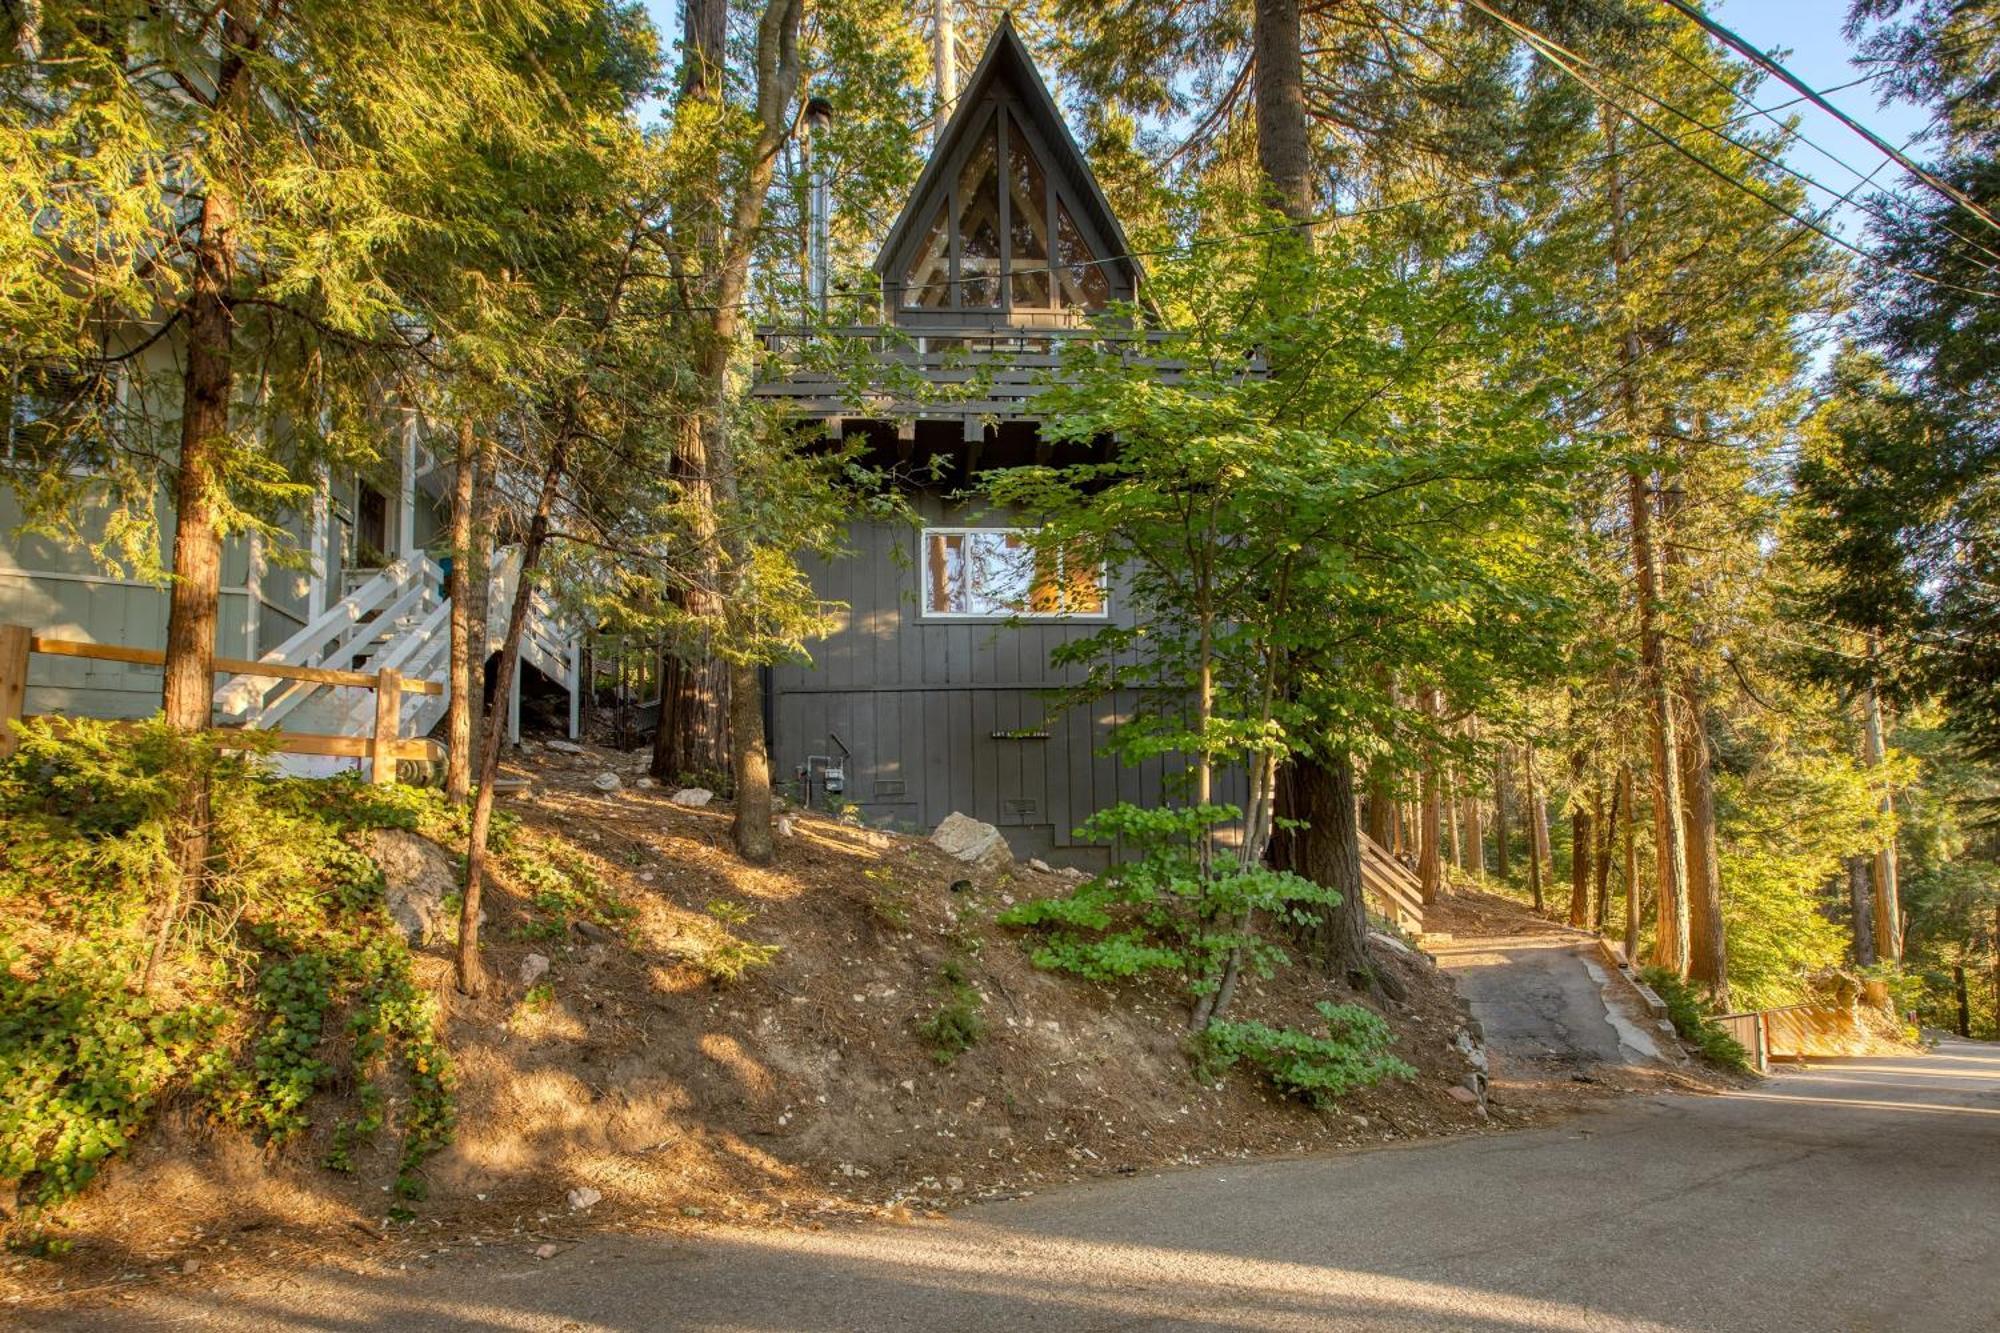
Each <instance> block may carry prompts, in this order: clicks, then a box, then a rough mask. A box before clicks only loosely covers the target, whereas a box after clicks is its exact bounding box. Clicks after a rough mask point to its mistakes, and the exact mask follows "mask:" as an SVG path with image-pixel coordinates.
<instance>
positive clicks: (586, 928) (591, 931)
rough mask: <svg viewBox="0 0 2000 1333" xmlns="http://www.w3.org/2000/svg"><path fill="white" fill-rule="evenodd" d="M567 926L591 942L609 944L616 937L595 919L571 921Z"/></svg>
mask: <svg viewBox="0 0 2000 1333" xmlns="http://www.w3.org/2000/svg"><path fill="white" fill-rule="evenodd" d="M569 928H570V929H571V930H573V931H575V932H576V933H577V935H578V936H579V937H581V938H582V939H585V940H588V941H589V942H590V943H592V944H609V943H611V941H613V940H615V939H617V938H618V937H617V936H616V935H613V934H612V933H611V932H610V931H608V930H606V929H605V928H604V927H602V926H600V925H598V924H597V923H596V922H595V921H572V922H571V923H570V927H569Z"/></svg>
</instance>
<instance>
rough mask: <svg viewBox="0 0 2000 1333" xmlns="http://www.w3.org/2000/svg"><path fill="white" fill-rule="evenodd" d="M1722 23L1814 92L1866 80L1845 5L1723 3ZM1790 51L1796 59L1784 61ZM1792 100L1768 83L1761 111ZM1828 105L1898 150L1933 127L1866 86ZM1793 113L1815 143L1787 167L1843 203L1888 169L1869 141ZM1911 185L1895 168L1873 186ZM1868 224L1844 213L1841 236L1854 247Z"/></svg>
mask: <svg viewBox="0 0 2000 1333" xmlns="http://www.w3.org/2000/svg"><path fill="white" fill-rule="evenodd" d="M1715 17H1716V18H1717V20H1719V21H1720V22H1722V23H1724V24H1726V25H1728V26H1729V27H1731V28H1733V29H1735V30H1736V31H1737V32H1738V33H1740V34H1741V35H1742V36H1743V38H1744V39H1745V40H1746V41H1749V42H1750V43H1752V44H1753V45H1755V46H1757V47H1758V48H1760V49H1762V50H1764V51H1767V52H1774V53H1777V54H1778V58H1779V61H1780V63H1782V64H1783V65H1784V66H1785V68H1787V69H1789V70H1790V71H1791V72H1792V73H1794V74H1796V75H1798V76H1799V78H1800V79H1802V80H1804V81H1805V83H1806V84H1807V86H1808V87H1811V88H1815V89H1822V90H1823V89H1827V88H1833V87H1836V86H1838V85H1840V84H1843V83H1847V82H1850V81H1851V80H1853V79H1856V78H1859V77H1861V75H1862V73H1863V71H1862V70H1860V69H1858V68H1856V67H1855V66H1854V65H1853V64H1852V63H1851V62H1850V56H1851V55H1852V51H1851V49H1850V48H1849V46H1848V43H1847V39H1846V38H1845V37H1843V36H1842V35H1841V25H1842V24H1843V22H1844V21H1845V19H1846V17H1847V5H1846V3H1845V0H1724V3H1722V4H1721V5H1719V6H1717V8H1716V10H1715ZM1787 50H1789V54H1786V53H1785V52H1786V51H1787ZM1792 95H1793V94H1792V91H1791V90H1790V89H1789V88H1786V87H1785V86H1784V85H1783V84H1780V83H1778V82H1777V80H1775V79H1772V80H1767V81H1766V84H1765V86H1764V88H1763V90H1762V95H1761V96H1760V97H1759V99H1758V105H1760V106H1771V105H1774V104H1776V103H1778V102H1785V101H1790V100H1791V98H1792ZM1827 100H1828V101H1829V102H1832V103H1833V104H1834V105H1835V106H1838V107H1839V108H1840V109H1841V110H1842V111H1845V112H1846V113H1847V114H1848V115H1850V116H1852V117H1854V118H1855V119H1856V120H1858V121H1860V122H1861V123H1862V124H1864V125H1866V126H1868V128H1869V129H1871V130H1873V131H1875V133H1877V134H1879V135H1881V136H1882V137H1883V138H1884V139H1887V140H1888V141H1889V142H1890V143H1892V144H1895V145H1896V146H1897V147H1899V148H1900V147H1903V146H1904V145H1905V144H1906V143H1907V142H1908V141H1909V139H1910V138H1911V136H1913V135H1915V134H1916V133H1917V132H1918V131H1919V130H1921V129H1922V128H1923V126H1924V124H1925V121H1926V119H1927V114H1926V113H1925V112H1923V111H1921V110H1919V109H1918V108H1916V107H1912V106H1909V105H1906V104H1903V103H1890V104H1889V105H1887V106H1883V105H1880V102H1879V98H1878V96H1877V93H1876V91H1875V88H1874V86H1873V85H1871V84H1866V83H1864V84H1861V85H1858V86H1856V87H1853V88H1848V89H1844V90H1842V91H1840V92H1835V93H1829V94H1828V95H1827ZM1794 112H1796V113H1797V114H1798V115H1799V117H1800V125H1799V132H1800V134H1802V135H1803V136H1804V137H1805V138H1806V139H1809V140H1811V141H1812V142H1811V143H1810V144H1808V143H1802V142H1794V143H1793V144H1792V146H1791V148H1790V150H1789V151H1788V152H1787V153H1786V155H1785V159H1786V162H1787V164H1788V165H1789V166H1791V167H1792V168H1793V169H1794V170H1796V171H1800V172H1803V173H1804V174H1806V175H1808V176H1811V177H1812V178H1813V179H1814V180H1816V181H1819V182H1820V183H1821V184H1823V185H1825V186H1827V187H1828V188H1830V189H1831V190H1832V191H1833V192H1834V193H1835V194H1836V195H1838V194H1840V193H1842V192H1844V191H1846V190H1847V189H1848V188H1850V187H1851V186H1853V185H1854V183H1855V181H1856V180H1857V179H1858V178H1859V177H1860V176H1865V175H1867V174H1868V173H1869V172H1871V171H1874V170H1875V168H1876V167H1877V166H1878V165H1879V164H1880V163H1881V162H1882V160H1883V159H1882V154H1881V153H1880V152H1878V151H1877V150H1876V149H1875V148H1873V147H1871V146H1870V145H1869V144H1868V142H1867V141H1866V140H1864V139H1862V138H1861V137H1860V136H1859V135H1857V134H1855V133H1854V132H1853V131H1852V130H1849V129H1848V128H1847V127H1846V126H1844V125H1842V124H1841V123H1840V122H1839V121H1837V120H1835V119H1834V118H1833V117H1832V116H1829V115H1827V114H1826V113H1825V112H1823V111H1821V110H1819V109H1818V108H1816V107H1812V106H1806V105H1801V106H1798V107H1794V108H1789V109H1788V110H1787V111H1786V112H1785V113H1784V114H1786V115H1791V114H1793V113H1794ZM1912 156H1914V157H1916V158H1918V159H1919V160H1922V158H1923V157H1924V151H1923V146H1922V145H1918V147H1917V149H1916V150H1915V151H1914V152H1913V153H1912ZM1835 159H1839V160H1838V161H1836V160H1835ZM1907 179H1908V178H1907V177H1906V176H1904V174H1903V172H1902V170H1901V169H1900V168H1898V167H1896V166H1895V165H1893V164H1891V165H1889V166H1886V167H1883V168H1882V170H1881V172H1880V173H1879V174H1878V175H1877V176H1876V177H1875V182H1874V183H1875V184H1876V185H1884V184H1897V185H1903V184H1907ZM1811 193H1812V198H1813V203H1814V206H1815V207H1816V208H1824V207H1825V206H1826V205H1827V204H1828V203H1829V202H1831V199H1830V197H1829V196H1828V195H1826V194H1824V193H1822V192H1820V191H1812V192H1811ZM1862 193H1863V194H1865V193H1866V191H1865V190H1864V191H1863V192H1862ZM1862 220H1863V219H1862V218H1861V217H1860V215H1859V211H1858V210H1856V209H1852V208H1847V209H1843V210H1841V212H1840V213H1839V214H1837V215H1836V217H1835V223H1836V225H1837V226H1838V228H1839V230H1840V231H1841V232H1842V233H1843V234H1845V235H1849V236H1853V237H1855V239H1859V236H1858V234H1857V233H1858V224H1859V223H1860V222H1861V221H1862Z"/></svg>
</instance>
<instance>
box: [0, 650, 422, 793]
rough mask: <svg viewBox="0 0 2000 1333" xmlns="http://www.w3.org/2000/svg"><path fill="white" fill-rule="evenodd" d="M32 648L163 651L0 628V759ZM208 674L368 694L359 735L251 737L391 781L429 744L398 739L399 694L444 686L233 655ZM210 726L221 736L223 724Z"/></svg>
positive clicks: (94, 656)
mask: <svg viewBox="0 0 2000 1333" xmlns="http://www.w3.org/2000/svg"><path fill="white" fill-rule="evenodd" d="M34 653H41V654H43V655H44V656H48V657H80V658H88V659H90V660H92V661H97V662H123V663H126V664H127V665H131V666H164V665H165V664H166V660H167V655H166V654H165V653H164V652H162V651H160V650H159V649H157V648H128V647H125V646H124V645H122V644H115V643H88V642H85V641H83V640H79V639H55V638H50V637H49V636H47V635H45V634H37V633H35V632H34V631H33V630H31V629H29V628H28V627H27V626H25V625H0V758H5V757H6V756H8V755H10V754H12V753H13V752H14V749H15V746H16V745H17V744H18V738H17V737H16V736H15V735H14V730H13V728H12V727H10V726H8V725H7V724H8V723H10V722H12V721H15V720H17V719H19V720H28V719H27V717H26V715H25V714H24V713H23V711H22V710H23V708H24V706H25V704H26V701H27V693H28V659H29V657H30V656H31V655H32V654H34ZM215 672H216V674H217V675H222V676H245V675H247V676H268V677H271V678H273V679H276V680H303V681H310V682H312V683H313V684H316V685H344V686H349V687H352V688H356V689H366V690H373V691H375V727H374V731H373V732H372V733H371V734H370V735H366V736H328V735H322V734H318V733H314V732H305V731H280V730H276V729H273V730H268V731H262V732H259V733H258V734H260V735H264V736H272V737H275V738H276V741H277V743H276V745H275V746H274V747H273V748H275V749H276V750H277V751H278V752H279V753H281V754H308V755H331V756H334V757H337V758H346V759H366V760H367V761H368V766H369V767H368V772H369V780H370V781H372V782H394V781H395V780H396V761H397V760H399V759H429V758H430V757H431V756H432V749H431V746H430V743H429V742H427V741H423V740H419V739H411V740H404V739H403V738H401V737H400V736H398V735H397V734H396V733H397V730H398V720H399V718H400V717H401V714H402V699H403V696H404V695H405V694H442V693H444V686H443V685H441V684H439V683H438V682H437V681H433V680H408V679H405V678H404V676H403V673H402V672H401V671H399V670H397V669H396V668H395V667H383V668H382V669H381V670H379V671H375V672H365V671H339V670H336V669H334V668H332V667H312V666H290V665H287V664H286V663H283V662H252V661H248V660H246V659H244V658H240V657H218V658H216V659H215ZM218 730H220V731H222V732H224V733H225V734H226V733H228V732H229V731H230V730H231V729H230V728H227V727H224V728H218Z"/></svg>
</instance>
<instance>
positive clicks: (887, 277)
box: [875, 14, 1140, 323]
mask: <svg viewBox="0 0 2000 1333" xmlns="http://www.w3.org/2000/svg"><path fill="white" fill-rule="evenodd" d="M996 144H1004V145H1006V146H1005V147H998V148H996V147H995V145H996ZM1023 149H1025V151H1026V152H1028V153H1030V154H1032V156H1033V159H1034V161H1033V162H1032V163H1028V164H1025V166H1024V169H1023V173H1022V174H1023V175H1024V176H1026V177H1028V178H1030V179H1028V180H1026V181H1016V180H1014V179H1013V178H1012V176H1011V175H1005V176H1004V178H1006V179H1007V180H1008V182H1009V183H1008V185H1007V186H1006V187H1004V188H1001V189H1000V190H999V194H1000V196H1002V198H1001V201H1000V203H999V210H998V211H1002V212H1004V213H1006V214H1007V215H1008V216H1009V217H1010V219H1011V224H1010V225H1006V226H1000V227H998V232H999V236H998V237H997V239H998V240H999V244H1000V246H1001V247H1002V248H1003V249H1004V251H1005V260H1004V263H1005V269H1006V272H1007V273H1008V274H1009V275H1010V277H1009V280H1007V281H999V280H997V276H996V279H995V280H994V281H993V282H992V284H991V289H990V290H991V293H992V294H994V299H993V300H992V301H991V302H990V304H989V303H987V302H986V301H985V300H984V298H983V297H982V296H981V291H983V290H985V289H984V288H981V287H979V286H978V279H979V275H980V274H982V273H984V271H985V270H983V269H981V268H980V267H979V265H980V264H981V263H983V262H986V260H987V258H988V257H987V256H986V255H985V253H984V250H983V249H982V246H981V238H980V237H973V236H972V231H973V230H974V229H976V228H977V227H979V226H980V225H981V224H980V223H979V222H978V221H976V220H975V219H974V218H973V217H972V216H971V215H970V210H971V208H972V203H971V202H969V201H968V200H966V199H964V198H961V197H960V196H961V194H963V193H965V192H967V191H974V190H976V189H977V188H978V185H977V181H976V180H975V178H976V177H978V175H979V173H980V172H982V171H983V170H985V165H986V162H987V159H988V157H996V158H998V159H1000V160H1001V161H1002V163H1003V164H1005V163H1006V162H1007V160H1008V159H1009V158H1010V157H1012V156H1014V155H1016V154H1018V152H1019V151H1020V150H1023ZM1037 169H1038V170H1039V175H1038V174H1037ZM996 170H997V171H999V172H1001V173H1003V175H1004V173H1008V172H1011V171H1012V170H1013V168H1012V167H1011V165H1002V166H1000V167H998V168H996ZM1044 180H1045V181H1046V187H1044V186H1043V184H1042V182H1043V181H1044ZM1030 187H1032V188H1034V189H1044V188H1045V190H1046V196H1047V200H1048V202H1047V205H1046V214H1045V219H1046V220H1044V218H1041V217H1032V216H1030V215H1031V214H1032V213H1033V207H1028V206H1026V201H1028V200H1029V199H1030V196H1029V195H1028V194H1026V193H1024V190H1025V189H1027V188H1030ZM1034 206H1035V207H1039V206H1040V205H1039V203H1038V202H1037V203H1036V204H1035V205H1034ZM954 209H956V210H957V212H954V211H953V210H954ZM961 222H963V223H964V224H965V228H966V231H967V236H961V234H960V230H961V229H960V226H959V224H960V223H961ZM946 224H949V225H946ZM934 233H935V234H936V237H937V239H933V237H934ZM968 237H971V244H969V245H968V244H966V241H967V238H968ZM947 241H948V244H949V274H950V277H949V280H948V281H949V283H950V290H951V292H952V295H951V298H950V299H949V301H940V300H938V299H937V298H936V296H935V294H933V295H932V297H931V298H930V299H927V300H926V299H922V298H921V297H918V296H913V295H911V293H913V292H917V291H919V290H923V291H930V292H932V293H935V292H936V290H937V288H938V286H939V284H940V282H941V281H942V280H941V279H938V278H936V277H933V276H930V275H933V274H936V273H941V272H943V271H945V268H946V263H945V255H944V254H943V252H942V251H941V250H939V249H938V246H939V245H940V244H944V243H946V242H947ZM1130 250H1131V246H1130V245H1129V244H1128V243H1127V241H1126V239H1125V230H1124V228H1123V227H1121V226H1120V225H1119V223H1118V219H1117V217H1116V216H1114V215H1113V213H1112V211H1111V205H1110V203H1109V201H1107V200H1106V199H1105V197H1104V191H1103V190H1102V189H1101V188H1100V187H1099V186H1098V183H1097V178H1096V176H1095V175H1094V174H1093V173H1092V172H1091V170H1090V163H1089V162H1088V161H1087V160H1086V159H1085V157H1084V155H1083V150H1082V149H1081V148H1079V147H1078V146H1077V143H1076V140H1075V138H1074V137H1072V136H1071V134H1070V132H1069V126H1068V125H1067V124H1065V123H1064V121H1063V117H1062V112H1061V111H1060V110H1059V109H1058V108H1057V106H1056V102H1055V98H1054V97H1052V96H1051V95H1050V93H1049V89H1048V85H1047V84H1046V83H1044V82H1043V80H1042V76H1041V72H1040V71H1039V70H1038V69H1037V68H1036V67H1035V62H1034V58H1033V57H1032V56H1030V55H1029V54H1028V48H1027V46H1026V45H1025V44H1024V43H1023V42H1022V40H1021V35H1020V33H1019V32H1017V31H1016V30H1015V28H1014V20H1013V16H1012V15H1011V14H1002V15H1001V18H1000V22H999V24H998V26H997V27H995V29H994V31H993V36H992V37H991V39H989V40H988V41H987V43H986V50H985V52H984V54H982V55H981V56H980V58H979V64H978V65H977V66H976V67H975V68H974V69H973V71H972V74H971V77H970V78H968V79H967V80H966V82H965V86H964V89H963V90H962V91H961V93H960V95H959V98H958V103H957V105H956V106H954V107H953V108H952V113H951V117H950V119H949V120H948V121H947V122H946V123H945V127H944V131H943V133H942V134H940V135H939V136H938V141H937V144H936V145H935V147H933V149H932V150H931V156H930V161H929V162H927V163H926V164H925V166H924V170H923V173H922V174H921V175H920V176H919V177H918V178H917V184H916V187H915V189H913V190H912V191H911V193H910V197H909V199H908V201H907V202H906V203H905V204H904V206H903V211H902V214H901V215H900V216H899V217H898V218H897V219H896V223H895V225H894V226H893V227H891V228H890V229H889V234H888V236H887V238H886V239H885V240H884V241H883V243H882V249H881V252H880V253H879V254H878V255H877V256H876V259H875V271H876V273H877V274H879V275H881V278H882V281H883V285H884V289H885V295H887V296H888V298H889V303H890V305H891V307H892V310H901V311H909V310H912V309H913V308H914V307H917V306H920V305H921V306H929V307H933V308H935V307H938V306H940V305H943V306H947V307H948V308H950V309H951V310H953V311H955V312H961V313H962V312H964V311H965V310H966V309H968V308H971V309H973V310H975V311H984V312H986V314H987V315H988V316H989V317H991V316H993V315H998V314H1001V313H1002V310H1001V307H1003V306H1004V307H1005V312H1004V313H1005V319H1004V321H1003V322H1007V323H1022V322H1028V323H1034V322H1042V321H1040V320H1039V319H1036V318H1014V316H1015V315H1016V314H1017V313H1018V314H1021V315H1023V316H1032V315H1034V313H1035V311H1036V309H1038V308H1043V307H1046V308H1047V309H1050V310H1057V309H1061V308H1064V307H1065V306H1067V307H1069V308H1070V310H1071V313H1072V314H1073V313H1074V310H1075V309H1077V308H1084V309H1087V308H1089V306H1090V304H1092V302H1089V301H1084V300H1082V299H1081V298H1080V297H1079V294H1078V287H1077V284H1076V283H1075V282H1074V281H1071V280H1069V279H1067V278H1066V277H1065V265H1066V264H1069V261H1071V260H1076V259H1078V257H1079V256H1081V257H1082V258H1081V266H1080V267H1078V266H1074V265H1072V266H1071V267H1072V268H1074V270H1075V272H1076V273H1078V274H1081V273H1084V272H1090V273H1092V274H1101V275H1102V278H1103V282H1102V283H1101V284H1100V283H1098V282H1097V281H1096V280H1095V278H1094V277H1093V279H1092V281H1091V283H1090V284H1089V285H1090V286H1091V288H1092V294H1093V297H1094V303H1095V304H1102V303H1103V301H1104V300H1105V299H1109V300H1131V299H1134V298H1135V296H1136V294H1137V291H1138V282H1139V277H1140V273H1139V268H1138V265H1137V262H1136V261H1135V260H1133V259H1132V258H1131V257H1130V253H1129V252H1130ZM1017 251H1021V252H1024V253H1017ZM925 255H928V256H929V260H928V265H929V266H928V268H926V269H925V276H924V277H923V278H921V279H920V278H916V277H912V276H911V271H912V266H913V265H920V264H923V263H924V262H925V260H924V256H925ZM998 272H999V267H998V266H997V263H996V267H995V269H994V273H995V274H996V275H997V274H998ZM1032 273H1041V274H1044V275H1052V276H1053V277H1054V279H1055V281H1054V282H1052V283H1051V282H1049V280H1048V277H1044V278H1043V279H1042V280H1041V285H1042V286H1043V287H1046V288H1047V290H1048V293H1049V296H1048V299H1047V300H1046V301H1039V300H1038V299H1037V297H1036V295H1035V293H1036V292H1037V291H1038V290H1039V288H1038V287H1036V285H1035V280H1034V279H1033V278H1032V277H1031V276H1029V275H1030V274H1032ZM1015 274H1019V275H1022V276H1021V277H1020V278H1014V277H1012V275H1015ZM926 284H928V285H926ZM1066 290H1067V291H1068V293H1069V296H1068V298H1067V299H1066V298H1065V294H1064V293H1065V291H1066ZM1001 292H1005V293H1006V295H1005V296H1000V295H999V293H1001ZM1022 295H1026V297H1027V300H1026V301H1025V302H1024V301H1023V300H1021V299H1019V298H1020V297H1021V296H1022ZM961 296H963V298H964V300H963V301H961V299H960V298H961ZM906 298H907V299H906ZM943 313H944V312H943V311H942V310H939V311H937V314H938V315H940V316H941V315H942V314H943Z"/></svg>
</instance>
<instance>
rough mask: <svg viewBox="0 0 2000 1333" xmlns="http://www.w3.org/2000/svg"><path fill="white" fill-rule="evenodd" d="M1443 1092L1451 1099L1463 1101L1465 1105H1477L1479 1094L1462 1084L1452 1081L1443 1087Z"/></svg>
mask: <svg viewBox="0 0 2000 1333" xmlns="http://www.w3.org/2000/svg"><path fill="white" fill-rule="evenodd" d="M1445 1093H1446V1095H1447V1096H1449V1097H1450V1098H1451V1099H1452V1100H1453V1101H1455V1102H1463V1103H1465V1104H1466V1105H1467V1106H1477V1105H1478V1104H1479V1094H1478V1093H1476V1092H1474V1091H1473V1090H1472V1089H1471V1088H1468V1087H1465V1086H1464V1085H1463V1084H1458V1083H1454V1084H1452V1085H1451V1086H1450V1087H1448V1088H1446V1089H1445Z"/></svg>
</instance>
